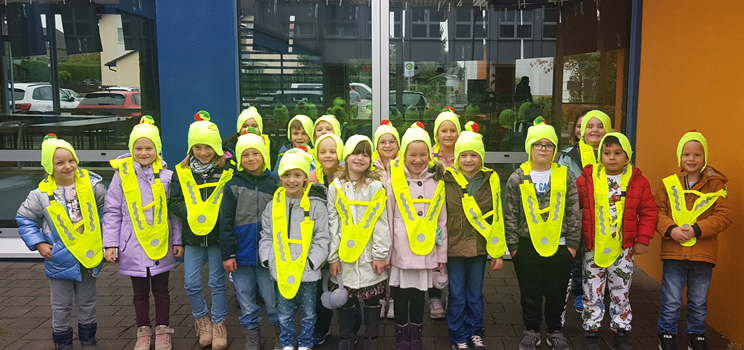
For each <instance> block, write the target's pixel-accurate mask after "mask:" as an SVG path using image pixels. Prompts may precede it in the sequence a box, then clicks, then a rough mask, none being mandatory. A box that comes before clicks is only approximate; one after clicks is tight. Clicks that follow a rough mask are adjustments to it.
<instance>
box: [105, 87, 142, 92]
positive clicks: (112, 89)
mask: <svg viewBox="0 0 744 350" xmlns="http://www.w3.org/2000/svg"><path fill="white" fill-rule="evenodd" d="M106 91H140V88H138V87H126V86H112V87H110V88H106Z"/></svg>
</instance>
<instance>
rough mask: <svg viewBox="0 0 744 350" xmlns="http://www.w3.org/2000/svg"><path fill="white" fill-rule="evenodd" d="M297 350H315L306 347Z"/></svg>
mask: <svg viewBox="0 0 744 350" xmlns="http://www.w3.org/2000/svg"><path fill="white" fill-rule="evenodd" d="M297 350H313V349H312V348H308V347H305V346H300V347H299V348H297Z"/></svg>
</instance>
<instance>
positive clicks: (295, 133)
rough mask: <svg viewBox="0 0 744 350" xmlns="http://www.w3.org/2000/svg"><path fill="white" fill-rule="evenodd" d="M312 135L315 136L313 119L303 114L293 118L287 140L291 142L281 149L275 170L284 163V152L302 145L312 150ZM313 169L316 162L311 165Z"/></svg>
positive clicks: (289, 125) (288, 128)
mask: <svg viewBox="0 0 744 350" xmlns="http://www.w3.org/2000/svg"><path fill="white" fill-rule="evenodd" d="M311 135H314V133H313V121H312V119H310V118H308V116H306V115H302V114H298V115H296V116H295V117H294V118H292V119H291V120H290V121H289V124H288V127H287V138H289V141H288V142H285V143H284V144H283V145H282V147H281V148H280V149H279V155H278V156H277V157H276V164H275V165H274V169H278V168H279V163H281V161H282V156H283V155H284V152H287V151H288V150H290V149H292V148H295V147H297V146H300V145H305V146H307V147H308V148H312V143H311V139H310V136H311ZM313 169H315V163H314V162H313V163H312V164H311V165H310V170H313Z"/></svg>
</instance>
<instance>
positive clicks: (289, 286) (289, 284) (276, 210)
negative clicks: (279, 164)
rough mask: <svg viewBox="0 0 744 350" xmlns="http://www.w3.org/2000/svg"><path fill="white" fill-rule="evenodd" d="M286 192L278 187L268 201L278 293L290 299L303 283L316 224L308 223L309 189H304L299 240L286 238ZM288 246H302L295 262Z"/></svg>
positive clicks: (287, 235) (287, 233) (287, 226)
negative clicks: (303, 214) (302, 217)
mask: <svg viewBox="0 0 744 350" xmlns="http://www.w3.org/2000/svg"><path fill="white" fill-rule="evenodd" d="M286 191H287V190H286V189H285V188H284V187H279V189H278V190H277V191H276V193H274V199H273V200H272V202H271V219H272V230H271V234H272V237H273V244H274V260H275V261H276V282H277V284H278V285H279V293H282V296H283V297H284V298H286V299H292V298H294V297H295V295H297V291H298V290H299V289H300V282H302V275H303V273H304V272H305V265H306V264H307V254H308V252H310V241H311V240H312V238H313V228H314V227H315V221H312V220H310V199H309V198H308V197H307V193H308V192H310V186H307V188H306V189H305V191H304V193H303V194H302V200H300V207H301V208H302V209H303V210H304V211H305V220H304V221H303V222H301V223H300V233H301V239H292V238H289V234H290V233H289V232H290V231H289V225H288V224H287V203H286V201H287V200H288V199H287V196H286ZM290 244H300V245H301V246H302V253H300V256H299V257H297V259H296V260H292V252H291V251H290V249H289V245H290Z"/></svg>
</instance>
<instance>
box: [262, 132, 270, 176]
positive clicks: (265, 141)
mask: <svg viewBox="0 0 744 350" xmlns="http://www.w3.org/2000/svg"><path fill="white" fill-rule="evenodd" d="M261 137H263V139H264V144H265V145H266V151H267V152H266V154H268V155H269V159H266V160H264V163H266V167H267V168H268V169H269V170H271V138H269V135H266V134H261Z"/></svg>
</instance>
